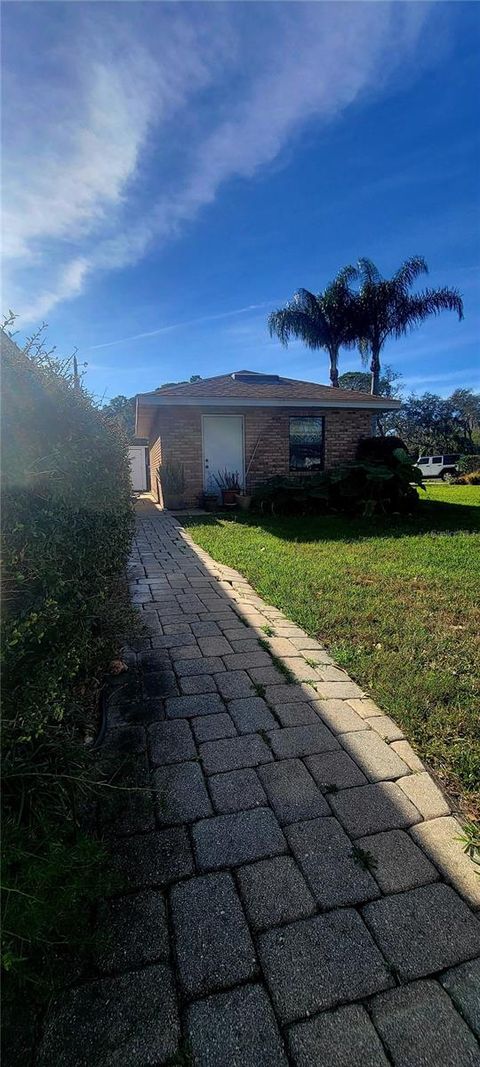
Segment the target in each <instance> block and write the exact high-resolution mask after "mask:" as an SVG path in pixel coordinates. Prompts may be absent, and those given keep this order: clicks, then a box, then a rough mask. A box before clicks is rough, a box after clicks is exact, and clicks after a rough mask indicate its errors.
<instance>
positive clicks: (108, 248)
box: [4, 2, 431, 343]
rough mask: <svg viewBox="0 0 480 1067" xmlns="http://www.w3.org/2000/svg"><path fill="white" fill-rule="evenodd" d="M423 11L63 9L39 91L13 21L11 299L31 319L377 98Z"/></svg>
mask: <svg viewBox="0 0 480 1067" xmlns="http://www.w3.org/2000/svg"><path fill="white" fill-rule="evenodd" d="M12 6H13V7H16V6H17V5H12ZM19 6H20V7H22V6H23V5H19ZM42 7H43V5H42ZM430 7H431V5H428V4H426V5H424V4H400V5H399V4H395V3H388V2H385V3H381V4H343V3H340V2H339V3H336V4H331V3H325V4H324V3H317V4H311V3H305V4H298V3H292V4H290V3H286V4H275V5H274V4H271V5H225V6H224V5H210V4H197V5H193V7H192V6H191V5H185V6H184V5H161V4H155V5H147V6H146V7H145V6H142V12H144V13H145V17H143V16H142V19H141V20H140V19H139V18H138V17H137V14H136V10H137V9H136V5H130V4H128V5H123V6H122V5H118V6H116V7H115V12H114V15H112V14H111V12H109V11H108V5H105V6H104V5H89V4H87V5H70V4H67V5H65V7H64V9H63V11H64V18H65V23H64V32H65V25H66V27H67V39H68V38H69V39H72V40H73V41H74V43H73V44H72V45H71V46H68V47H67V46H66V45H65V43H64V40H62V41H59V40H58V39H57V38H55V34H53V37H52V39H50V38H49V39H48V40H47V41H46V42H45V49H46V56H45V65H46V66H47V67H48V66H49V65H50V68H51V73H52V77H51V78H50V80H49V81H48V83H47V82H46V81H45V78H44V74H42V71H41V72H40V74H39V73H38V68H37V66H36V65H35V63H34V62H33V58H32V57H34V55H35V54H36V50H37V41H36V40H35V39H34V38H33V37H32V36H31V35H30V38H29V36H28V27H27V26H25V30H26V45H25V47H27V48H28V44H29V45H30V49H31V50H32V55H31V57H30V58H31V60H32V69H31V71H30V74H31V78H30V81H29V79H23V80H22V78H20V77H18V76H15V74H13V75H12V74H11V75H10V77H9V78H7V97H8V99H7V109H6V113H7V114H8V115H9V116H11V119H10V121H9V122H8V126H9V127H10V132H11V142H10V160H11V163H10V167H9V170H8V172H7V175H6V187H5V203H6V206H7V210H6V219H5V222H6V227H7V229H8V234H9V242H8V253H9V258H10V263H11V274H10V282H9V287H8V288H7V292H8V297H9V302H10V303H11V304H12V305H15V306H16V307H17V308H18V309H19V310H20V311H21V313H22V317H23V321H28V320H33V319H36V318H39V317H41V316H43V315H46V314H48V312H49V310H50V309H51V308H52V307H54V306H55V305H56V304H58V303H59V302H61V301H63V300H66V299H68V298H71V297H74V296H77V295H78V294H79V293H80V292H82V290H83V289H84V287H85V285H86V284H87V283H88V280H89V278H90V276H91V275H92V273H93V272H95V271H109V270H113V269H119V268H122V267H125V266H127V265H130V264H132V263H135V262H136V261H138V260H139V259H140V258H141V257H142V256H143V255H144V254H145V252H146V251H147V250H148V249H149V248H150V246H151V245H152V244H155V245H156V246H157V247H158V246H162V244H164V243H165V242H166V241H169V240H171V239H172V238H174V237H176V236H177V235H178V234H179V233H181V232H182V230H183V228H184V227H185V224H186V223H187V222H188V221H190V220H192V219H194V218H195V217H196V215H197V214H198V212H199V211H200V210H201V209H202V208H204V207H206V206H207V205H208V204H211V203H212V202H213V201H214V200H215V198H216V197H217V195H218V192H219V190H220V189H221V188H222V186H223V185H224V183H225V182H227V181H228V180H231V179H232V178H241V179H251V178H253V177H254V176H255V175H256V174H257V173H258V172H259V170H260V169H261V168H264V167H265V166H268V165H269V164H271V163H272V162H273V161H274V160H276V159H277V158H278V157H279V156H280V155H281V153H282V151H283V149H284V148H285V146H286V145H288V144H289V143H290V142H291V139H292V138H293V137H294V136H296V135H297V134H298V132H299V131H301V130H302V128H304V127H305V125H306V123H308V122H312V121H313V120H317V121H318V120H322V121H329V120H331V119H332V118H334V117H335V116H336V115H338V114H339V113H341V112H342V111H343V110H344V109H345V108H347V107H348V106H349V105H350V104H351V103H352V102H353V101H355V100H357V99H358V98H359V96H361V94H363V93H366V92H372V91H379V89H381V88H382V85H383V84H384V82H385V79H386V76H387V75H386V74H385V72H386V71H388V77H392V76H395V72H396V71H397V70H398V69H399V68H400V67H401V65H402V63H405V62H407V61H408V60H409V59H410V58H411V56H412V50H413V49H414V47H415V44H416V42H417V41H418V37H419V34H420V32H421V28H422V25H423V22H424V20H425V19H426V18H427V17H428V14H429V10H430ZM77 8H80V9H81V17H80V16H79V14H78V12H77ZM17 17H19V16H17ZM160 45H161V47H160ZM34 50H35V51H34ZM22 73H23V72H22ZM37 90H38V91H37ZM59 100H60V101H61V103H60V104H59V103H58V101H59ZM4 113H5V112H4ZM18 114H21V115H22V117H23V118H24V119H25V124H24V130H25V131H26V132H25V133H24V134H22V136H21V137H19V136H18V134H17V132H16V130H17V126H16V124H15V123H16V121H17V119H16V116H18ZM7 132H8V130H7ZM32 161H35V163H34V165H33V166H32ZM169 328H172V329H173V328H177V327H176V325H174V326H172V327H165V328H162V329H169ZM155 332H156V331H155ZM139 336H145V335H139ZM132 339H133V338H128V340H132ZM115 343H120V342H115Z"/></svg>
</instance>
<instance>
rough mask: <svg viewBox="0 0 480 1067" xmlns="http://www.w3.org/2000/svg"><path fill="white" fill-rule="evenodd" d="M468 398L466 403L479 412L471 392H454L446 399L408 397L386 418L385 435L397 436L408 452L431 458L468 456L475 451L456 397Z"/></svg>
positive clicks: (427, 395)
mask: <svg viewBox="0 0 480 1067" xmlns="http://www.w3.org/2000/svg"><path fill="white" fill-rule="evenodd" d="M459 392H461V393H463V392H466V393H469V394H471V396H470V397H469V400H470V401H471V403H472V405H474V404H475V403H476V404H477V405H478V409H480V396H479V395H478V394H477V395H475V394H474V393H472V392H471V390H469V389H468V390H457V391H456V393H453V394H452V396H450V397H441V396H436V395H435V394H434V393H424V394H423V396H415V394H413V393H412V394H411V395H410V396H408V397H407V398H406V399H405V400H404V401H403V404H402V407H401V408H400V410H399V411H393V412H390V413H389V416H388V431H389V433H393V434H397V435H398V436H399V437H401V438H402V440H403V441H405V444H406V445H407V447H408V449H409V451H411V452H414V453H417V454H420V453H421V454H423V455H434V454H435V453H437V454H442V453H444V452H460V453H462V452H467V453H468V452H472V451H473V450H474V448H475V445H474V442H473V440H472V436H471V431H470V429H469V427H468V426H466V424H465V416H464V414H463V413H462V412H460V411H459V406H458V399H457V401H455V399H454V398H455V397H456V396H457V397H458V393H459Z"/></svg>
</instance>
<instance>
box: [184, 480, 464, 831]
mask: <svg viewBox="0 0 480 1067" xmlns="http://www.w3.org/2000/svg"><path fill="white" fill-rule="evenodd" d="M421 497H422V504H421V507H420V509H419V514H418V515H417V516H416V517H415V519H412V520H410V521H408V522H407V521H402V522H400V523H397V522H394V521H393V520H392V521H390V520H382V521H376V522H373V521H367V520H347V519H343V518H338V517H334V516H328V517H319V518H315V519H310V518H309V519H302V518H296V519H293V518H289V519H274V518H271V517H268V518H267V517H265V518H264V517H263V516H258V515H253V514H246V515H245V514H243V513H239V514H238V515H236V516H235V517H232V516H230V515H229V517H228V518H224V517H223V516H222V515H221V514H219V515H216V516H208V517H195V518H194V517H189V518H187V519H186V520H185V525H186V526H188V528H189V530H190V533H191V535H192V537H193V538H194V540H195V541H196V542H197V543H198V544H199V545H201V546H202V548H204V549H207V551H208V552H210V553H211V555H212V556H213V557H214V558H215V559H217V560H219V561H221V562H222V563H225V564H228V565H230V566H233V567H236V568H238V570H240V571H241V572H242V574H244V575H245V576H246V577H247V579H248V580H249V581H250V582H251V583H252V585H253V586H254V587H255V588H256V589H257V590H258V592H259V593H260V594H261V596H263V597H265V599H266V600H267V601H269V602H270V603H272V604H274V605H276V606H277V607H279V608H281V609H282V611H284V612H285V613H286V614H287V615H288V616H289V617H290V618H292V619H294V620H295V621H296V622H297V623H298V624H299V625H300V626H302V627H303V628H304V629H305V630H306V631H307V632H308V633H309V634H311V635H312V636H314V637H317V638H318V639H319V640H320V641H322V642H324V643H325V645H326V646H327V648H328V649H329V650H330V651H331V653H332V655H333V656H334V657H335V659H336V660H337V661H338V662H339V663H341V664H343V666H344V667H345V668H346V670H348V672H349V673H350V674H351V676H352V677H353V678H354V679H355V680H356V681H357V682H358V683H359V684H360V685H361V686H362V687H363V688H364V689H366V690H367V691H368V692H369V693H370V694H371V695H372V696H373V698H374V699H375V700H376V701H377V703H378V704H379V705H380V706H381V708H382V709H383V710H384V711H386V712H389V713H390V714H391V715H392V716H393V718H394V719H395V720H396V721H397V722H398V723H399V724H401V725H402V727H403V728H404V730H405V734H406V736H407V737H408V738H409V740H410V741H411V742H412V744H413V745H414V746H415V747H416V749H417V751H418V752H419V754H420V755H421V756H422V757H423V758H424V759H425V760H426V761H427V763H428V764H429V765H430V767H431V768H432V769H433V770H434V772H435V773H436V774H437V776H438V777H439V778H440V779H441V780H442V781H443V782H444V784H445V786H446V787H447V788H448V790H449V792H450V794H451V795H453V796H454V797H456V798H457V799H458V801H459V803H460V805H461V807H462V809H463V810H464V811H465V813H467V814H470V815H472V814H474V813H475V812H476V811H478V808H479V804H480V731H479V722H480V640H479V635H480V599H479V589H480V487H477V486H445V485H443V484H441V485H440V484H435V485H431V486H429V487H428V490H427V493H426V494H424V493H422V494H421Z"/></svg>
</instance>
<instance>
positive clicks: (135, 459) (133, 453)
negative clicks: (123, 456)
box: [128, 445, 147, 493]
mask: <svg viewBox="0 0 480 1067" xmlns="http://www.w3.org/2000/svg"><path fill="white" fill-rule="evenodd" d="M128 458H129V460H130V469H131V473H132V487H133V490H134V492H135V493H142V492H145V489H146V488H147V465H146V462H145V449H144V448H143V447H141V446H140V445H131V447H130V448H129V450H128Z"/></svg>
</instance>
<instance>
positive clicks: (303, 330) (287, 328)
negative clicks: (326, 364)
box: [268, 301, 329, 348]
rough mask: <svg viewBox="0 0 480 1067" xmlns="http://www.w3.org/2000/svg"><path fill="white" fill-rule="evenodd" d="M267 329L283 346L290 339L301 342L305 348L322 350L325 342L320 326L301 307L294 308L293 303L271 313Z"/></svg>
mask: <svg viewBox="0 0 480 1067" xmlns="http://www.w3.org/2000/svg"><path fill="white" fill-rule="evenodd" d="M268 328H269V330H270V336H271V337H278V339H279V341H280V342H281V343H282V345H285V346H286V345H288V342H289V340H291V338H292V337H295V338H298V339H299V340H301V341H303V342H304V344H306V345H307V348H323V347H324V345H325V343H326V341H327V337H326V335H325V332H324V330H323V329H322V326H321V324H320V323H319V322H318V321H316V320H315V319H314V318H312V316H311V315H309V314H308V312H306V311H304V310H302V308H301V307H299V306H297V307H296V306H295V303H294V301H291V302H290V303H289V304H288V305H287V306H286V307H284V308H279V310H278V311H272V313H271V315H270V316H269V319H268ZM328 340H329V338H328Z"/></svg>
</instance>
